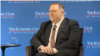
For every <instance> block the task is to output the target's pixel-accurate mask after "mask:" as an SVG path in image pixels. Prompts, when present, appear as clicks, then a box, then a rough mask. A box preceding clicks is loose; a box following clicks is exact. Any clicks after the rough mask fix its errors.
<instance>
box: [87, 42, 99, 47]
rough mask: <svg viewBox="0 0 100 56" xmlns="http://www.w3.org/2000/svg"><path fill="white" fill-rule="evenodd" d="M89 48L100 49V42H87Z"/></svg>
mask: <svg viewBox="0 0 100 56" xmlns="http://www.w3.org/2000/svg"><path fill="white" fill-rule="evenodd" d="M87 48H100V42H97V41H92V42H91V41H87Z"/></svg>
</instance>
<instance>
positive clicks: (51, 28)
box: [30, 2, 80, 56]
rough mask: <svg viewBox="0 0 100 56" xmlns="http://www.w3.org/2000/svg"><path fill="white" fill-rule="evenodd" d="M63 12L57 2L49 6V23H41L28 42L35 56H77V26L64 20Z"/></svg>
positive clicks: (78, 31) (78, 35)
mask: <svg viewBox="0 0 100 56" xmlns="http://www.w3.org/2000/svg"><path fill="white" fill-rule="evenodd" d="M64 11H65V9H64V6H63V5H62V4H61V3H59V2H55V3H52V4H51V5H50V8H49V17H50V21H46V22H43V23H42V24H41V27H40V29H39V31H38V32H37V33H36V34H35V35H34V36H33V38H32V39H31V41H30V42H31V45H32V46H33V47H34V49H35V50H36V51H38V53H37V54H36V56H79V50H80V47H79V40H80V29H79V24H78V22H77V21H75V20H71V19H68V18H64Z"/></svg>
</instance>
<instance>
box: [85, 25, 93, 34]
mask: <svg viewBox="0 0 100 56" xmlns="http://www.w3.org/2000/svg"><path fill="white" fill-rule="evenodd" d="M92 30H93V27H89V26H85V27H84V33H92Z"/></svg>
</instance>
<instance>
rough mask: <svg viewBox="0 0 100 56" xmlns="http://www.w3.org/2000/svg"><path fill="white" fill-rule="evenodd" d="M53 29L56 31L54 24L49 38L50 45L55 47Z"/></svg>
mask: <svg viewBox="0 0 100 56" xmlns="http://www.w3.org/2000/svg"><path fill="white" fill-rule="evenodd" d="M55 31H56V25H54V26H53V30H52V35H51V40H50V45H51V47H52V48H54V47H55V40H54V39H55V38H54V37H55Z"/></svg>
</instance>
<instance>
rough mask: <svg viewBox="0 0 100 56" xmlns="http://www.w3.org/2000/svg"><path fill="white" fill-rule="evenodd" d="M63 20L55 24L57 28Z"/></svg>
mask: <svg viewBox="0 0 100 56" xmlns="http://www.w3.org/2000/svg"><path fill="white" fill-rule="evenodd" d="M63 19H64V18H63ZM63 19H61V20H60V21H59V22H58V23H57V24H56V26H57V27H59V26H60V24H61V22H62V21H63ZM53 26H54V23H53Z"/></svg>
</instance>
